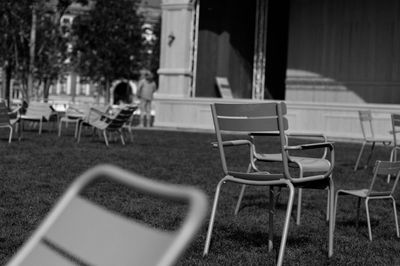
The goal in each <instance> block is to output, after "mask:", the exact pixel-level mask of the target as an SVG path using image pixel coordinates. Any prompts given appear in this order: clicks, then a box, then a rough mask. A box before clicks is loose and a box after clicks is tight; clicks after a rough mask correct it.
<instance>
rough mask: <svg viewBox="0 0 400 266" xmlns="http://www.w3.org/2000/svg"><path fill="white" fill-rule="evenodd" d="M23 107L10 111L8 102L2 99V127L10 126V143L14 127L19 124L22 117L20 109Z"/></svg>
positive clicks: (0, 119)
mask: <svg viewBox="0 0 400 266" xmlns="http://www.w3.org/2000/svg"><path fill="white" fill-rule="evenodd" d="M20 108H21V107H17V108H15V109H13V110H12V111H9V109H8V107H7V105H6V103H5V102H4V101H0V128H8V129H9V130H10V134H9V137H8V143H11V140H12V136H13V132H14V128H16V126H17V125H18V124H17V123H18V122H19V119H20V113H19V110H20Z"/></svg>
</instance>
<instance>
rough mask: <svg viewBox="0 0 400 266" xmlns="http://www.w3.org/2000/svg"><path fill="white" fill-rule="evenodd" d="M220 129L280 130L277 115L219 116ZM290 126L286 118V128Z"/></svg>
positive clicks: (245, 130)
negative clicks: (256, 116)
mask: <svg viewBox="0 0 400 266" xmlns="http://www.w3.org/2000/svg"><path fill="white" fill-rule="evenodd" d="M218 123H219V129H220V130H225V131H244V132H259V131H278V130H279V126H278V118H277V117H264V118H260V117H258V118H225V117H224V118H218ZM287 128H288V122H287V119H286V118H284V130H286V129H287Z"/></svg>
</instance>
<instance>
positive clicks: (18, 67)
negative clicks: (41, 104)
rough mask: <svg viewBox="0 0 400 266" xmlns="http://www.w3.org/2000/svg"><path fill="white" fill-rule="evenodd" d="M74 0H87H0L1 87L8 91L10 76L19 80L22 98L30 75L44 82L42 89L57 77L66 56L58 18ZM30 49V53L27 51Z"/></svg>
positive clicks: (37, 82)
mask: <svg viewBox="0 0 400 266" xmlns="http://www.w3.org/2000/svg"><path fill="white" fill-rule="evenodd" d="M74 2H79V3H81V4H87V2H88V1H87V0H58V1H54V0H19V1H15V0H1V1H0V21H1V22H0V23H1V25H2V27H0V48H1V51H0V64H1V65H2V66H3V68H4V70H5V72H6V73H7V75H6V76H7V78H6V79H7V80H6V82H3V90H6V91H7V90H9V80H10V77H11V75H12V76H13V78H15V79H17V80H19V81H21V83H22V88H23V92H24V93H23V94H24V98H26V99H27V98H28V97H29V93H28V77H29V75H31V76H32V77H33V78H34V79H35V80H36V84H40V83H41V82H44V83H45V86H44V87H45V89H46V86H47V89H48V86H49V85H50V82H51V81H54V80H55V79H57V78H58V75H59V74H60V71H61V69H62V68H63V66H64V62H65V59H66V57H67V39H66V38H65V36H63V32H62V31H61V30H60V18H61V16H62V15H63V14H64V13H65V12H66V10H67V8H68V7H69V6H70V5H71V3H74ZM33 14H35V16H36V18H37V20H36V23H35V25H33V24H32V23H33V20H32V17H33ZM32 29H34V30H33V31H34V32H33V33H32ZM32 36H34V40H32ZM32 46H33V47H32ZM30 48H32V51H33V54H30ZM30 65H31V66H32V67H30ZM7 83H8V84H7ZM7 87H8V88H7ZM29 89H31V90H32V89H33V88H29ZM3 94H4V93H3ZM5 94H7V93H5ZM3 96H4V95H3ZM27 100H29V99H27Z"/></svg>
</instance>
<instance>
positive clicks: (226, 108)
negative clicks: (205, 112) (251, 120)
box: [215, 103, 286, 117]
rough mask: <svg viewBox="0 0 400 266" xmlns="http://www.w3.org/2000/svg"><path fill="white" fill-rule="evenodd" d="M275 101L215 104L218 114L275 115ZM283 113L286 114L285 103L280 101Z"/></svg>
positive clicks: (244, 115)
mask: <svg viewBox="0 0 400 266" xmlns="http://www.w3.org/2000/svg"><path fill="white" fill-rule="evenodd" d="M276 107H277V103H251V104H248V103H244V104H219V103H216V104H215V110H216V112H217V115H218V116H238V117H240V116H243V117H257V116H275V115H276V114H277V113H276ZM282 107H283V108H282V109H283V110H282V111H283V114H286V104H284V103H282Z"/></svg>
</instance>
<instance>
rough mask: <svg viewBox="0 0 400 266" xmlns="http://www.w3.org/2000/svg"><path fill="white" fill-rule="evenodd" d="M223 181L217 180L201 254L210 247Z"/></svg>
mask: <svg viewBox="0 0 400 266" xmlns="http://www.w3.org/2000/svg"><path fill="white" fill-rule="evenodd" d="M224 183H225V179H221V181H219V182H218V185H217V189H216V191H215V196H214V203H213V207H212V210H211V216H210V222H209V224H208V231H207V237H206V243H205V245H204V251H203V256H206V255H207V254H208V250H209V249H210V242H211V234H212V230H213V226H214V219H215V213H216V211H217V205H218V199H219V193H220V191H221V186H222V184H224Z"/></svg>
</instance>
